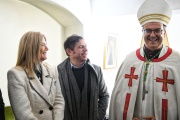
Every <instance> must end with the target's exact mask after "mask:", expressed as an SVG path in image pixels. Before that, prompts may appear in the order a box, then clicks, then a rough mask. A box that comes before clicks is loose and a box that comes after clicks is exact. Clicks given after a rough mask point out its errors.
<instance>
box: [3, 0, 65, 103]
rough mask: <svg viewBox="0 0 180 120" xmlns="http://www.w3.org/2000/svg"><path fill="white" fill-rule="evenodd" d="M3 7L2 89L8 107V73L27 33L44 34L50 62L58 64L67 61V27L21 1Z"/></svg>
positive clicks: (9, 0)
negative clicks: (64, 34) (65, 32)
mask: <svg viewBox="0 0 180 120" xmlns="http://www.w3.org/2000/svg"><path fill="white" fill-rule="evenodd" d="M0 8H1V10H0V15H1V16H0V23H1V25H0V26H1V27H0V43H1V44H0V54H1V60H0V63H1V65H0V66H1V67H0V73H1V75H0V87H1V89H2V92H3V98H4V101H5V104H6V106H8V105H9V99H8V94H7V77H6V74H7V71H8V69H10V68H12V67H14V66H15V64H16V58H17V51H18V44H19V40H20V37H21V36H22V35H23V34H24V33H25V32H27V31H40V32H42V33H43V34H44V35H45V36H46V37H47V44H48V47H49V51H48V59H47V62H49V63H52V64H54V65H57V64H58V63H60V62H61V61H62V59H63V57H62V54H63V52H64V51H63V49H62V41H63V39H62V37H63V31H64V28H63V27H62V26H61V25H60V24H58V23H57V22H56V21H55V20H54V19H52V18H51V17H50V16H49V15H47V14H46V13H44V12H42V11H41V10H39V9H37V8H36V7H34V6H32V5H29V4H27V3H24V2H21V1H15V0H1V1H0Z"/></svg>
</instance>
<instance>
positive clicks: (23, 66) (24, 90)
mask: <svg viewBox="0 0 180 120" xmlns="http://www.w3.org/2000/svg"><path fill="white" fill-rule="evenodd" d="M47 51H48V47H47V42H46V38H45V36H44V35H43V34H41V33H40V32H32V31H30V32H27V33H25V34H24V35H23V36H22V38H21V40H20V43H19V51H18V58H17V63H16V66H15V67H14V68H12V69H10V70H9V71H8V73H7V77H8V94H9V99H10V103H11V106H12V109H13V112H14V115H15V119H16V120H63V118H64V98H63V96H62V93H61V88H60V85H59V80H58V72H57V68H56V67H55V66H51V65H49V64H47V63H45V62H43V61H44V60H46V59H47Z"/></svg>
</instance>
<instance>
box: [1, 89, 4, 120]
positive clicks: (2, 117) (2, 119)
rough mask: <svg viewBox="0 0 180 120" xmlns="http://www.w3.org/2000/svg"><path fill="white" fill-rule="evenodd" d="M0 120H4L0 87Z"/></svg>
mask: <svg viewBox="0 0 180 120" xmlns="http://www.w3.org/2000/svg"><path fill="white" fill-rule="evenodd" d="M0 120H5V116H4V102H3V97H2V93H1V89H0Z"/></svg>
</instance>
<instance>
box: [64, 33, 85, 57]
mask: <svg viewBox="0 0 180 120" xmlns="http://www.w3.org/2000/svg"><path fill="white" fill-rule="evenodd" d="M81 39H83V37H82V36H79V35H76V34H73V35H71V36H69V37H68V38H67V39H66V41H65V42H64V50H65V51H66V49H67V48H69V49H70V50H73V49H74V46H75V45H76V43H77V42H79V40H81ZM66 54H67V52H66ZM67 55H68V54H67Z"/></svg>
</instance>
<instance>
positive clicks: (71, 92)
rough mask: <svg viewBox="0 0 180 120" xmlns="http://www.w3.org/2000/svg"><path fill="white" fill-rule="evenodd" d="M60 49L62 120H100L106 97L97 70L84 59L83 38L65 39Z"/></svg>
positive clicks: (98, 70) (84, 45)
mask: <svg viewBox="0 0 180 120" xmlns="http://www.w3.org/2000/svg"><path fill="white" fill-rule="evenodd" d="M64 49H65V51H66V54H67V56H68V58H67V59H65V60H64V61H63V62H62V63H60V64H59V65H58V67H57V68H58V72H59V80H60V84H61V89H62V93H63V96H64V99H65V113H64V120H103V119H104V118H105V114H106V109H107V107H108V101H109V93H108V91H107V87H106V84H105V81H104V79H103V74H102V71H101V68H100V67H99V66H97V65H94V64H92V63H90V61H89V59H87V53H88V50H87V46H86V43H85V41H84V39H83V37H81V36H78V35H72V36H69V37H68V38H67V39H66V41H65V42H64Z"/></svg>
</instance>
